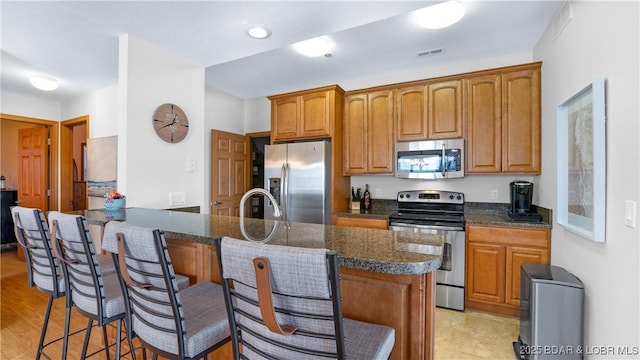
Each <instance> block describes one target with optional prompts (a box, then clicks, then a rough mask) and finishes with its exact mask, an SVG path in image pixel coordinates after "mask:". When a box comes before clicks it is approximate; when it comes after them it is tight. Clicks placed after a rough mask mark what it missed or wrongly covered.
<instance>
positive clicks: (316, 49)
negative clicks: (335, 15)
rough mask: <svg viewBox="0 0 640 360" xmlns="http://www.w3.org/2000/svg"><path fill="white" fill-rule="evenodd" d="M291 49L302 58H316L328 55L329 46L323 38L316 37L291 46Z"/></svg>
mask: <svg viewBox="0 0 640 360" xmlns="http://www.w3.org/2000/svg"><path fill="white" fill-rule="evenodd" d="M293 48H294V49H296V51H297V52H299V53H300V54H302V55H304V56H309V57H318V56H323V55H327V54H329V52H330V51H331V44H330V43H329V41H328V40H327V39H325V38H324V37H317V38H313V39H309V40H305V41H300V42H297V43H295V44H293Z"/></svg>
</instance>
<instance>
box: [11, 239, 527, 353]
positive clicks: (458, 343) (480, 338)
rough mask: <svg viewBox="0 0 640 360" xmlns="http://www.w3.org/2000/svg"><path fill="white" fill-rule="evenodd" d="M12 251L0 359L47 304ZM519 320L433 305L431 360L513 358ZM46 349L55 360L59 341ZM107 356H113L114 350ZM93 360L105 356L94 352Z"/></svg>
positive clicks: (29, 337)
mask: <svg viewBox="0 0 640 360" xmlns="http://www.w3.org/2000/svg"><path fill="white" fill-rule="evenodd" d="M15 259H16V253H15V250H13V251H3V252H2V254H1V255H0V268H1V273H0V287H1V293H0V305H1V309H0V349H1V350H0V359H2V360H14V359H15V360H22V359H25V360H27V359H34V358H35V354H36V348H37V347H38V339H39V336H40V329H41V326H42V321H43V319H44V312H45V309H46V305H47V299H48V297H47V295H45V294H43V293H41V292H39V291H38V290H36V289H29V288H28V287H27V280H26V279H27V276H26V266H25V264H24V263H23V262H18V261H17V260H15ZM64 310H65V309H64V300H63V299H59V300H56V301H54V306H53V310H52V315H51V321H50V323H49V335H50V336H48V337H47V339H52V338H54V336H59V335H61V334H62V331H63V326H64ZM518 324H519V323H518V319H516V318H508V317H502V316H494V315H490V314H486V313H482V312H475V311H469V310H467V311H465V312H459V311H454V310H446V309H440V308H438V309H436V327H435V344H436V345H435V359H436V360H445V359H452V360H453V359H456V360H457V359H513V358H514V355H513V350H512V348H511V342H512V341H513V340H515V339H516V338H517V336H518ZM85 326H86V319H85V318H84V317H83V316H82V315H81V314H79V313H77V312H75V311H73V312H72V314H71V329H72V330H77V329H82V328H84V327H85ZM83 336H84V333H80V334H77V335H75V336H73V337H72V338H71V339H70V341H69V350H68V351H69V354H68V358H69V359H79V358H80V353H81V350H82V342H83V340H84V339H83ZM100 348H102V341H101V331H100V329H97V328H94V330H93V332H92V336H91V343H90V347H89V352H92V350H93V351H95V350H98V349H100ZM47 353H48V354H49V355H50V356H51V358H52V359H59V358H60V353H61V346H60V345H55V344H54V345H51V346H50V347H49V348H48V350H47ZM111 358H113V353H112V356H111ZM92 359H106V356H104V354H98V355H96V356H94V357H92Z"/></svg>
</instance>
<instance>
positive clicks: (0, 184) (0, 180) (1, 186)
mask: <svg viewBox="0 0 640 360" xmlns="http://www.w3.org/2000/svg"><path fill="white" fill-rule="evenodd" d="M6 188H7V183H6V179H5V178H4V175H1V176H0V190H5V189H6Z"/></svg>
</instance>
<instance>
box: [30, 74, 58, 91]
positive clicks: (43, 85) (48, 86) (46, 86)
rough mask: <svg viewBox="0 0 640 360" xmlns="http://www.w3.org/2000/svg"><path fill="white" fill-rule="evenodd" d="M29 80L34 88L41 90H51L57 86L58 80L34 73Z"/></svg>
mask: <svg viewBox="0 0 640 360" xmlns="http://www.w3.org/2000/svg"><path fill="white" fill-rule="evenodd" d="M29 82H30V83H31V85H33V86H34V87H35V88H37V89H40V90H43V91H51V90H55V89H57V88H58V80H56V79H54V78H52V77H49V76H42V75H34V76H32V77H30V78H29Z"/></svg>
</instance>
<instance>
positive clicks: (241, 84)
mask: <svg viewBox="0 0 640 360" xmlns="http://www.w3.org/2000/svg"><path fill="white" fill-rule="evenodd" d="M438 2H441V0H436V1H264V0H263V1H6V0H1V2H0V13H1V14H0V15H1V23H0V30H1V43H0V49H1V50H2V53H1V55H2V56H1V58H0V60H1V61H2V63H1V67H2V70H1V83H0V86H1V87H2V91H7V92H12V93H18V94H25V95H35V96H39V97H42V98H48V99H51V100H54V101H64V100H67V99H69V98H70V97H74V96H77V95H80V94H84V93H87V92H90V91H93V90H97V89H101V88H104V87H107V86H110V85H114V84H116V83H117V81H118V37H119V36H120V35H123V34H130V35H132V36H136V37H138V38H141V39H144V40H146V41H148V42H151V43H154V44H157V45H158V46H160V47H162V48H164V49H166V50H168V51H171V52H174V53H176V54H181V55H182V56H184V57H185V58H187V59H190V60H191V61H192V62H194V63H196V64H200V65H202V66H203V67H205V68H206V84H207V86H209V87H211V88H214V89H217V90H220V91H223V92H226V93H229V94H232V95H235V96H237V97H240V98H243V99H248V98H254V97H259V96H268V95H272V94H278V93H283V92H288V91H295V90H300V89H305V88H312V87H318V86H324V85H329V84H340V83H342V82H344V81H345V80H347V79H352V78H358V77H366V76H368V75H372V74H376V73H380V72H385V73H386V72H391V71H398V70H408V69H411V68H418V67H420V68H424V67H425V64H432V65H433V66H436V65H442V64H444V63H447V62H449V63H454V62H459V61H463V60H468V59H470V58H471V59H473V58H488V57H493V56H500V55H505V54H511V53H520V52H526V51H531V50H532V49H533V47H534V46H535V44H536V42H537V41H538V39H539V38H540V36H541V35H542V33H543V32H544V30H545V28H546V26H547V25H548V24H549V22H550V21H551V19H552V18H553V15H554V14H555V12H556V10H557V9H558V7H559V5H560V4H561V2H559V1H473V0H466V1H462V2H463V3H464V4H465V6H466V15H465V17H464V18H463V19H462V20H461V21H460V22H459V23H457V24H455V25H453V26H451V27H449V28H446V29H441V30H428V29H424V28H420V27H418V26H416V25H415V24H414V23H412V21H411V12H412V11H413V10H416V9H419V8H423V7H425V6H428V5H432V4H435V3H438ZM254 24H258V25H262V26H265V27H267V28H269V29H270V30H271V32H272V35H271V37H270V38H268V39H266V40H255V39H251V38H249V37H248V36H247V35H246V30H247V29H248V27H249V26H250V25H254ZM321 35H326V36H327V37H328V38H329V39H330V40H331V41H332V42H333V43H334V44H335V48H334V50H333V51H332V52H331V55H332V56H331V57H319V58H306V57H303V56H301V55H298V54H297V53H295V52H294V51H293V49H292V47H291V46H290V45H291V44H293V43H295V42H298V41H301V40H306V39H309V38H312V37H315V36H321ZM440 47H444V53H443V54H440V55H434V56H426V57H419V56H417V55H416V53H417V52H419V51H423V50H428V49H433V48H440ZM36 73H40V74H46V75H50V76H53V77H56V78H57V79H59V81H60V88H59V89H58V90H55V91H53V92H47V93H45V92H41V91H39V90H35V89H34V88H32V87H31V85H30V84H29V82H28V80H27V78H28V76H29V75H31V74H36ZM347 90H349V89H347Z"/></svg>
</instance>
